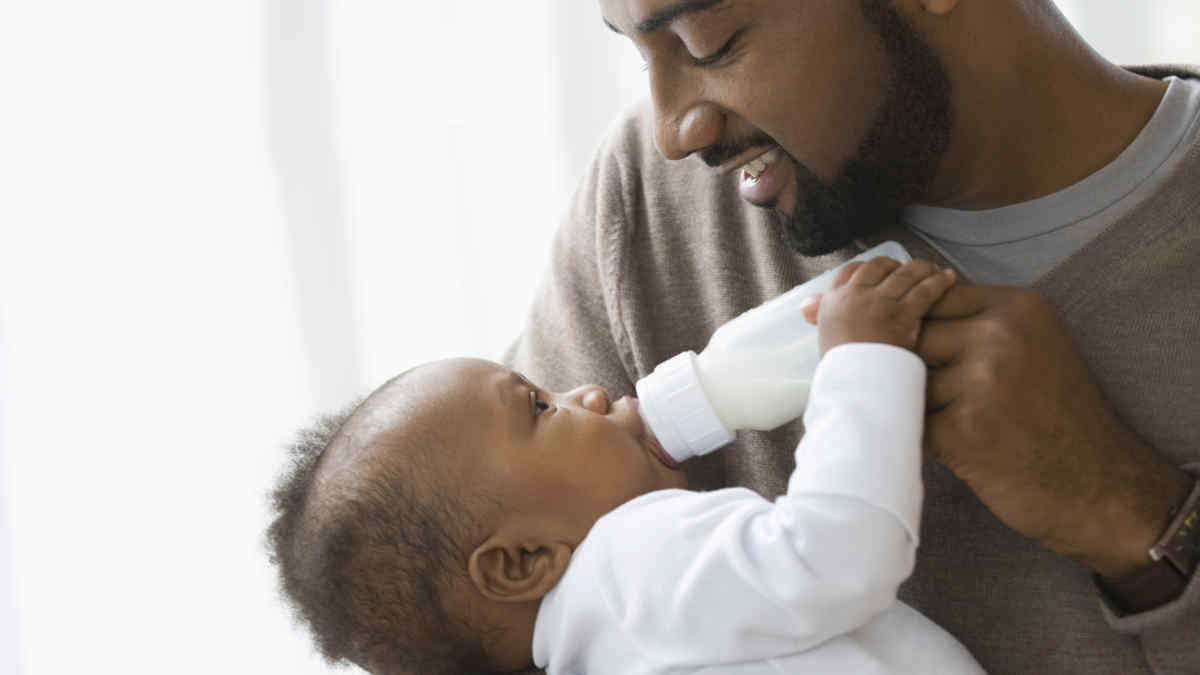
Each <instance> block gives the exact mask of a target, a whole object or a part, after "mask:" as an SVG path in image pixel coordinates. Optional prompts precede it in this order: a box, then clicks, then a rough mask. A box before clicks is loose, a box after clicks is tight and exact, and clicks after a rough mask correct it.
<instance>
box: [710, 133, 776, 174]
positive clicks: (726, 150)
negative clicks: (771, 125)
mask: <svg viewBox="0 0 1200 675" xmlns="http://www.w3.org/2000/svg"><path fill="white" fill-rule="evenodd" d="M775 145H779V144H778V143H776V142H775V139H774V138H771V137H770V136H768V135H766V134H764V133H763V132H761V131H760V132H758V133H756V134H754V135H753V136H750V137H748V138H740V139H736V140H732V141H717V142H716V143H714V144H712V145H710V146H708V147H707V148H705V149H703V150H701V151H700V159H702V160H704V163H705V164H707V165H709V166H711V167H713V168H714V169H715V168H716V167H718V166H721V165H722V164H724V163H725V162H728V161H729V160H731V159H733V158H734V157H737V156H738V155H740V154H742V153H743V152H746V151H747V150H750V149H752V148H762V147H771V146H775Z"/></svg>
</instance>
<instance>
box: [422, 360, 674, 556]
mask: <svg viewBox="0 0 1200 675" xmlns="http://www.w3.org/2000/svg"><path fill="white" fill-rule="evenodd" d="M429 368H431V369H435V370H434V371H433V373H431V374H432V375H434V376H435V377H436V378H438V379H439V380H440V381H441V383H443V384H444V386H446V387H448V389H444V390H443V391H444V394H445V397H444V398H443V399H442V400H443V401H448V402H450V403H449V404H448V405H447V404H445V403H443V404H442V405H441V408H442V412H443V414H442V418H441V419H440V420H439V421H438V423H440V424H445V425H455V427H456V430H457V431H461V434H462V436H461V439H462V441H463V442H461V443H455V446H456V447H457V448H459V449H460V450H461V451H457V456H456V457H453V458H450V457H448V458H447V459H448V460H450V462H451V463H452V465H454V468H453V469H452V470H455V471H457V472H459V473H458V474H457V475H462V476H464V477H467V479H468V480H471V481H472V482H474V483H475V484H476V485H478V486H480V487H481V488H483V489H485V490H486V491H487V492H488V493H489V494H491V495H492V496H494V497H496V498H498V499H499V500H500V501H501V506H502V511H503V513H504V517H505V519H506V520H509V519H516V520H519V521H522V522H524V523H526V524H527V526H528V527H531V528H536V529H539V530H543V531H545V530H547V529H549V530H552V531H553V532H554V533H555V535H556V536H561V537H562V538H563V540H569V541H571V542H572V543H573V544H577V543H578V541H579V540H582V539H583V537H584V535H586V534H587V531H588V530H589V529H591V527H592V525H593V524H594V523H595V522H596V520H597V519H598V518H600V517H601V516H602V515H604V514H605V513H608V512H609V511H611V510H613V509H614V508H616V507H618V506H620V505H621V504H623V503H625V502H627V501H629V500H630V499H633V498H634V497H637V496H639V495H643V494H646V493H648V492H653V491H655V490H662V489H667V488H683V487H686V486H687V479H686V478H685V477H684V474H683V473H682V472H680V471H678V470H675V469H672V468H669V467H668V466H667V465H666V464H665V463H664V462H663V461H662V460H660V459H659V455H658V454H657V453H656V451H655V450H654V448H653V447H652V445H651V442H650V439H649V437H648V436H647V434H646V431H645V430H644V428H643V425H642V421H641V418H640V416H639V415H638V412H637V399H635V398H630V397H624V398H621V399H620V400H618V401H615V402H610V400H609V397H608V395H607V394H606V393H605V392H604V390H602V389H600V388H599V387H596V386H583V387H578V388H576V389H573V390H571V391H569V392H565V393H554V392H549V391H545V390H543V389H540V388H539V387H537V386H536V385H534V384H533V383H531V382H529V381H528V380H526V379H525V378H524V377H522V376H521V375H519V374H517V373H514V372H513V371H511V370H509V369H507V368H504V367H503V366H500V365H498V364H495V363H491V362H488V361H479V360H471V359H456V360H452V361H443V362H440V363H436V364H432V365H431V366H429ZM438 388H441V387H438Z"/></svg>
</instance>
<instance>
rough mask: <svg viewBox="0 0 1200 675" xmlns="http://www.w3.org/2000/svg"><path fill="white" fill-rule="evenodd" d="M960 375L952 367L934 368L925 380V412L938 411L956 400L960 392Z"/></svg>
mask: <svg viewBox="0 0 1200 675" xmlns="http://www.w3.org/2000/svg"><path fill="white" fill-rule="evenodd" d="M960 380H961V376H960V373H958V372H957V371H956V369H955V368H953V367H948V368H934V369H931V370H930V371H929V377H928V378H926V380H925V412H926V414H929V413H934V412H937V411H940V410H942V409H944V408H946V407H947V406H949V405H950V404H951V403H954V400H955V399H956V398H958V396H959V394H960V393H961V392H962V386H961V385H960V384H959V382H960Z"/></svg>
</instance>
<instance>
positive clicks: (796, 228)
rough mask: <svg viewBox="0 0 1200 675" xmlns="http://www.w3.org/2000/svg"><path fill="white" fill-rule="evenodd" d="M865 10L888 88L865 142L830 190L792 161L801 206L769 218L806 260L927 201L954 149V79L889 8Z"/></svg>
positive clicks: (880, 0)
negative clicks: (887, 66)
mask: <svg viewBox="0 0 1200 675" xmlns="http://www.w3.org/2000/svg"><path fill="white" fill-rule="evenodd" d="M862 5H863V13H864V14H865V15H866V18H867V21H868V22H869V23H871V24H872V25H873V26H875V28H876V29H877V30H878V31H879V35H880V37H881V38H882V39H883V45H884V48H885V50H886V52H887V55H888V58H889V61H890V62H891V69H892V73H891V74H892V77H891V84H890V85H889V88H888V94H887V98H886V99H885V100H884V105H883V108H882V110H881V111H880V114H879V115H878V117H877V118H876V120H875V122H874V124H873V125H872V127H871V129H870V131H869V132H868V133H867V136H866V138H865V139H863V142H862V144H861V145H860V146H859V148H858V151H857V152H855V154H854V156H853V157H852V158H851V159H850V161H849V162H847V164H846V166H845V167H843V168H842V170H841V171H840V172H839V173H838V175H837V176H836V177H835V178H834V180H833V182H832V183H831V184H827V183H825V182H823V181H822V180H821V179H820V178H818V177H817V176H816V175H815V174H814V173H813V172H812V171H810V170H809V169H808V167H806V166H804V165H802V164H801V163H800V162H798V161H796V160H795V158H792V157H791V156H790V155H788V158H789V159H791V162H792V165H793V167H792V168H793V170H794V171H795V175H796V187H797V188H798V189H797V192H796V195H797V204H796V207H795V209H794V210H793V212H791V213H787V212H785V211H782V210H780V209H778V208H769V213H770V215H771V221H772V223H773V224H774V226H775V227H776V229H778V230H779V232H780V233H781V234H782V235H783V236H784V237H785V238H786V240H787V242H788V243H789V244H790V245H791V246H792V248H794V249H795V250H796V251H797V252H799V253H801V254H803V255H809V256H811V255H823V254H826V253H832V252H833V251H836V250H838V249H841V248H844V247H846V246H848V245H849V244H850V243H851V242H852V241H854V240H855V239H858V238H861V237H865V236H869V235H872V234H875V233H877V232H879V231H880V230H882V229H883V228H884V227H886V226H888V225H892V224H894V223H896V222H897V221H898V220H899V218H900V214H901V211H902V210H903V209H904V207H906V206H908V205H910V204H913V203H915V202H917V201H918V200H920V199H921V198H922V197H923V196H924V194H925V191H926V190H927V189H928V188H929V185H930V184H931V183H932V182H933V179H934V176H935V175H936V172H937V168H938V162H939V161H940V159H941V157H942V155H943V154H944V153H945V152H946V147H947V146H948V145H949V142H950V124H951V118H950V79H949V77H948V76H947V74H946V71H945V69H944V68H943V67H942V64H941V61H940V60H939V59H938V57H937V55H936V54H934V52H933V50H932V49H930V48H929V46H927V45H926V44H925V43H924V42H923V41H922V40H921V38H920V37H919V36H918V35H917V34H916V33H915V32H914V31H913V29H912V28H910V27H909V26H908V24H906V23H905V22H904V19H902V18H901V17H900V15H899V14H898V13H897V12H896V10H895V9H894V8H893V7H892V6H891V4H890V3H889V2H887V0H862Z"/></svg>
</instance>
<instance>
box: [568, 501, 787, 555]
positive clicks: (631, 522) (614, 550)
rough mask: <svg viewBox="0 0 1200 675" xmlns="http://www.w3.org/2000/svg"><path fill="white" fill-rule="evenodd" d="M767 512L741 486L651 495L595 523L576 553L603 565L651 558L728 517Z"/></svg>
mask: <svg viewBox="0 0 1200 675" xmlns="http://www.w3.org/2000/svg"><path fill="white" fill-rule="evenodd" d="M770 507H771V503H770V502H768V501H767V500H765V499H763V498H762V496H760V495H759V494H758V493H757V492H754V491H752V490H748V489H746V488H741V487H734V488H725V489H722V490H712V491H709V492H695V491H692V490H677V489H675V490H656V491H654V492H650V493H647V494H644V495H642V496H640V497H637V498H635V499H631V500H629V501H628V502H625V503H624V504H622V505H621V506H619V507H617V508H615V509H613V510H612V511H610V512H608V513H607V514H605V515H604V516H603V517H601V518H600V519H599V520H597V521H596V524H595V525H593V526H592V529H591V530H590V531H589V532H588V535H587V537H586V538H585V539H584V541H583V543H582V544H581V545H580V547H579V551H577V552H579V553H583V552H588V551H585V549H591V552H593V553H597V554H599V555H600V556H601V557H604V558H607V559H609V560H612V559H613V558H614V557H615V558H628V557H630V556H633V557H638V556H643V555H656V551H657V550H658V549H661V548H662V547H678V546H680V545H681V544H682V543H684V542H688V541H691V542H695V541H698V540H700V539H704V538H707V537H709V536H711V535H712V534H713V532H714V530H715V529H716V528H717V526H718V525H719V523H720V522H722V521H726V520H729V519H730V518H731V517H733V516H737V515H749V514H750V513H753V512H757V511H758V510H761V509H769V508H770ZM601 551H603V553H601Z"/></svg>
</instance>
